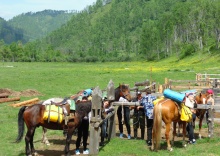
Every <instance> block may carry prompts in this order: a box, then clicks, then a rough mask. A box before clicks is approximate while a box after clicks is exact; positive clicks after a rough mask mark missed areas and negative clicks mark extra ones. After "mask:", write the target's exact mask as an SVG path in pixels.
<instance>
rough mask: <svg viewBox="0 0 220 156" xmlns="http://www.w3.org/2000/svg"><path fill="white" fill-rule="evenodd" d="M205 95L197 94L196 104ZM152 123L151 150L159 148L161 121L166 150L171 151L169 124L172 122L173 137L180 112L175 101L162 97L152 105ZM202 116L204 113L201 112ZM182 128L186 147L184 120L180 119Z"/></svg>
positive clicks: (202, 99)
mask: <svg viewBox="0 0 220 156" xmlns="http://www.w3.org/2000/svg"><path fill="white" fill-rule="evenodd" d="M205 99H206V95H205V94H201V93H200V94H199V95H197V96H196V97H195V100H196V102H197V103H198V104H201V103H200V102H201V101H205ZM153 113H154V125H153V134H152V136H153V137H152V146H151V150H158V149H159V148H160V140H161V127H162V121H163V122H164V123H165V128H166V131H165V137H166V142H167V150H169V151H172V150H173V149H172V147H171V144H170V138H169V133H170V129H171V124H172V122H173V123H174V124H173V139H172V141H173V142H174V137H175V135H176V123H177V122H179V123H180V121H181V120H180V113H179V106H178V104H177V103H176V102H174V101H173V100H171V99H164V100H161V101H159V102H158V104H157V105H155V107H154V112H153ZM203 116H204V114H203ZM201 117H202V116H201ZM182 128H183V145H184V147H186V142H185V136H186V122H183V121H182Z"/></svg>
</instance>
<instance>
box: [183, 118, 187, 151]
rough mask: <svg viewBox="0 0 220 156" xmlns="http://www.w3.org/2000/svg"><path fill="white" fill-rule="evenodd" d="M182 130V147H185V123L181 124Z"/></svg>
mask: <svg viewBox="0 0 220 156" xmlns="http://www.w3.org/2000/svg"><path fill="white" fill-rule="evenodd" d="M182 128H183V147H186V145H187V144H186V141H185V138H186V122H182Z"/></svg>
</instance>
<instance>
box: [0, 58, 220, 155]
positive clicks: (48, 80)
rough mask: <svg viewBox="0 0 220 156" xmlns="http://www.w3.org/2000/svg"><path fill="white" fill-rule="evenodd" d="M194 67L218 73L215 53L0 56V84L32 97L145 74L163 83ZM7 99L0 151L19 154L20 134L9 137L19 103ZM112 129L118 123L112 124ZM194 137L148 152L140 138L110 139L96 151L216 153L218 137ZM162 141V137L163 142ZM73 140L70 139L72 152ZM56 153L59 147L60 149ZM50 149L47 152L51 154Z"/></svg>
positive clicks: (0, 109) (187, 76) (0, 112)
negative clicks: (150, 58)
mask: <svg viewBox="0 0 220 156" xmlns="http://www.w3.org/2000/svg"><path fill="white" fill-rule="evenodd" d="M196 73H203V74H204V73H208V74H211V73H213V74H219V73H220V57H219V56H215V57H212V56H211V55H208V54H206V55H205V54H203V55H198V56H193V57H189V58H186V59H184V60H181V61H177V60H176V59H175V58H169V59H164V60H162V61H160V62H117V63H116V62H115V63H113V62H105V63H32V62H31V63H14V62H4V63H3V62H0V89H2V88H8V89H11V90H13V91H19V92H20V91H24V90H28V89H33V90H37V91H38V92H40V93H41V94H42V95H41V96H32V97H21V101H24V100H29V99H32V98H35V97H38V98H39V99H41V100H46V99H49V98H52V97H67V96H70V95H73V94H75V93H76V92H78V91H80V90H82V89H87V88H90V87H96V86H99V88H100V89H105V88H106V87H107V85H108V82H109V81H110V80H112V81H113V82H114V84H115V87H117V86H118V84H119V83H126V84H129V85H130V87H133V86H134V83H135V82H142V81H145V80H146V79H148V80H151V81H153V80H154V81H156V82H157V84H163V83H164V79H165V78H169V79H174V80H177V79H180V80H195V77H196ZM10 103H11V102H8V103H0V156H23V155H25V142H24V140H23V141H22V142H21V143H19V144H16V143H13V141H14V140H15V139H16V137H17V113H18V110H19V108H13V107H10V106H8V104H10ZM116 130H118V129H116ZM41 135H42V129H41V128H38V129H37V130H36V132H35V137H34V140H35V141H34V143H35V148H36V150H37V149H38V148H45V149H49V148H50V147H45V145H42V143H41V142H40V139H41ZM54 135H57V136H59V135H60V136H62V131H52V130H51V131H49V132H48V136H49V137H52V136H54ZM218 135H219V134H217V133H216V134H215V137H214V138H212V139H209V138H204V139H201V140H198V142H197V144H196V145H193V146H188V147H187V148H180V146H179V145H178V142H177V146H175V147H174V151H173V152H168V151H166V150H165V149H162V150H161V151H159V152H151V151H150V150H149V149H148V147H147V146H146V143H145V142H144V141H141V140H129V141H128V140H127V139H119V138H115V139H112V140H111V141H110V142H109V143H108V144H107V145H106V146H105V147H104V148H102V149H101V150H100V153H99V155H100V156H102V155H103V156H104V155H112V156H114V155H124V156H125V155H126V156H135V155H153V156H154V155H178V156H181V155H184V156H186V155H204V156H205V155H210V156H215V155H219V153H220V149H219V145H220V137H219V136H218ZM163 144H165V143H163ZM73 149H75V145H71V150H72V153H74V152H73ZM61 153H62V152H61ZM52 155H53V154H52Z"/></svg>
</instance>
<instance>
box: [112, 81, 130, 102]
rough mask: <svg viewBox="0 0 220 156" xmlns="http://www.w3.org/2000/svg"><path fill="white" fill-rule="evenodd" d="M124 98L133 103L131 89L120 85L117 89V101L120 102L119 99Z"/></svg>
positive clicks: (125, 85)
mask: <svg viewBox="0 0 220 156" xmlns="http://www.w3.org/2000/svg"><path fill="white" fill-rule="evenodd" d="M120 97H123V98H125V99H127V100H128V101H131V94H130V88H129V85H127V84H119V86H118V87H117V88H115V101H119V98H120Z"/></svg>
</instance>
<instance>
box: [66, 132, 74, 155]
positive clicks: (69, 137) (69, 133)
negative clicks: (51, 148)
mask: <svg viewBox="0 0 220 156" xmlns="http://www.w3.org/2000/svg"><path fill="white" fill-rule="evenodd" d="M73 131H74V128H72V129H69V130H68V132H67V137H66V145H65V156H70V142H71V139H72V135H73Z"/></svg>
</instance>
